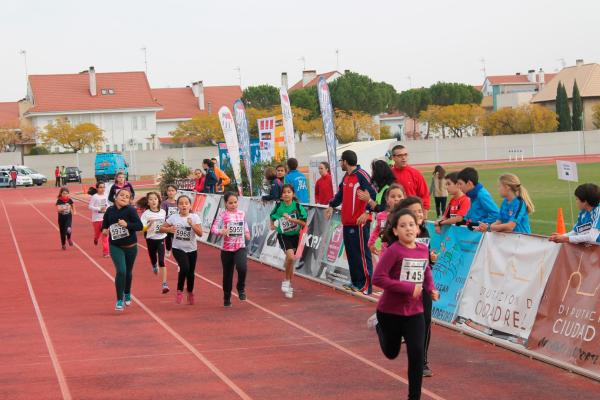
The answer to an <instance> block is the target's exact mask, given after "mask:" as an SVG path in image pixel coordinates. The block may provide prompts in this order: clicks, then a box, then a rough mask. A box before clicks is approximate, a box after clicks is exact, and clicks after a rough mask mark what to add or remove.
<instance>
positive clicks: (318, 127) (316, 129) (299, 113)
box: [292, 106, 323, 140]
mask: <svg viewBox="0 0 600 400" xmlns="http://www.w3.org/2000/svg"><path fill="white" fill-rule="evenodd" d="M292 115H293V119H294V130H295V131H296V134H298V138H299V139H300V140H302V136H303V135H304V134H306V133H308V134H312V135H315V136H323V123H322V120H321V117H317V118H311V115H312V113H311V112H310V110H307V109H305V108H300V107H294V106H292Z"/></svg>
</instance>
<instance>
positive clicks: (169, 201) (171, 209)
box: [160, 185, 179, 257]
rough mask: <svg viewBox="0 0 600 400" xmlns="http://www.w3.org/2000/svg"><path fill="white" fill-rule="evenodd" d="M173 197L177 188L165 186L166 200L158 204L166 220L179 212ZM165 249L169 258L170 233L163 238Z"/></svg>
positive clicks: (171, 238) (171, 240)
mask: <svg viewBox="0 0 600 400" xmlns="http://www.w3.org/2000/svg"><path fill="white" fill-rule="evenodd" d="M175 196H177V186H175V185H167V198H166V199H164V200H163V202H162V203H161V204H160V208H162V209H163V210H165V213H166V216H167V218H169V217H170V216H171V215H174V214H177V213H178V212H179V211H178V210H177V201H176V200H175ZM165 248H166V249H167V252H166V254H165V255H166V256H167V257H171V249H172V248H173V234H172V233H167V237H166V238H165Z"/></svg>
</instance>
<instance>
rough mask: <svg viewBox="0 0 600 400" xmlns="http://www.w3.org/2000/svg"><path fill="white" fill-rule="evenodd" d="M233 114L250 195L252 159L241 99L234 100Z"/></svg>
mask: <svg viewBox="0 0 600 400" xmlns="http://www.w3.org/2000/svg"><path fill="white" fill-rule="evenodd" d="M233 115H234V119H235V128H236V131H237V135H238V141H239V143H240V153H241V154H242V156H243V159H244V166H245V167H246V176H247V177H248V186H249V187H250V196H252V159H251V157H250V131H249V129H248V120H247V119H246V108H245V107H244V103H242V100H236V101H235V102H234V103H233Z"/></svg>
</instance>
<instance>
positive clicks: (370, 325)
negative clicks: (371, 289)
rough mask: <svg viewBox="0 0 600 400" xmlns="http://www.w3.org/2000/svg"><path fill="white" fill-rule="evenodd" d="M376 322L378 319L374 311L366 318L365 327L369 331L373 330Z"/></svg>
mask: <svg viewBox="0 0 600 400" xmlns="http://www.w3.org/2000/svg"><path fill="white" fill-rule="evenodd" d="M378 323H379V321H377V313H375V314H373V315H371V316H370V317H369V319H368V320H367V329H369V330H370V331H372V330H374V329H375V328H376V327H377V324H378Z"/></svg>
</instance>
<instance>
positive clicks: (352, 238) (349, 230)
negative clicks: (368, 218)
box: [344, 224, 373, 293]
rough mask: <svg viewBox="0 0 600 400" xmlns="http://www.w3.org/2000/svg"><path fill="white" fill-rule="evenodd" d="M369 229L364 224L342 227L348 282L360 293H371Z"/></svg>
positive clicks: (371, 267) (371, 270)
mask: <svg viewBox="0 0 600 400" xmlns="http://www.w3.org/2000/svg"><path fill="white" fill-rule="evenodd" d="M370 230H371V227H370V226H369V224H365V225H363V226H362V227H361V226H356V225H349V226H344V248H345V249H346V257H347V258H348V268H349V269H350V280H351V281H352V285H354V286H355V287H356V288H358V289H360V290H361V291H365V290H368V292H369V293H371V292H372V291H373V285H372V283H371V277H372V276H373V261H372V260H371V251H370V250H369V246H368V245H367V242H368V240H369V232H370Z"/></svg>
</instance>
